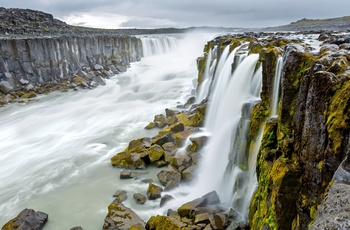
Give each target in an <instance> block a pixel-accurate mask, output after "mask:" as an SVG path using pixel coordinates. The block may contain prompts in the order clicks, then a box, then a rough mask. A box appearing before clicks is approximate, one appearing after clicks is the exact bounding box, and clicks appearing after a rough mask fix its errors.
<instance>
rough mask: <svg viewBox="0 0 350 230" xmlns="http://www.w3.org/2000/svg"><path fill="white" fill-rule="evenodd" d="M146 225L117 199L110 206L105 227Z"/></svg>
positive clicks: (107, 228)
mask: <svg viewBox="0 0 350 230" xmlns="http://www.w3.org/2000/svg"><path fill="white" fill-rule="evenodd" d="M134 225H141V226H145V222H144V221H143V220H142V219H140V217H138V216H137V215H136V213H135V212H134V211H132V210H131V209H130V208H127V207H125V206H124V205H123V204H122V203H119V201H117V200H115V201H114V202H113V203H112V204H110V205H109V206H108V214H107V216H106V218H105V220H104V224H103V229H106V230H112V229H125V230H126V229H130V227H131V226H134Z"/></svg>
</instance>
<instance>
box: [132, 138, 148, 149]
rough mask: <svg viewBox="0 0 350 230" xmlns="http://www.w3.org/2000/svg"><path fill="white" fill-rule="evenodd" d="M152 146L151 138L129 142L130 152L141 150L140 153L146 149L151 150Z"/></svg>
mask: <svg viewBox="0 0 350 230" xmlns="http://www.w3.org/2000/svg"><path fill="white" fill-rule="evenodd" d="M151 145H152V139H151V138H149V137H143V138H139V139H136V140H132V141H130V142H129V145H128V150H129V151H135V150H136V149H139V151H140V150H141V151H144V148H149V147H151Z"/></svg>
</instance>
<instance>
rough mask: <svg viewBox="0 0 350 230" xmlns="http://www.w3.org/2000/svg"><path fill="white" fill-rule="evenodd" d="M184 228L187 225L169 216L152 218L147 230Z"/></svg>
mask: <svg viewBox="0 0 350 230" xmlns="http://www.w3.org/2000/svg"><path fill="white" fill-rule="evenodd" d="M183 227H186V224H184V223H182V222H181V221H180V220H178V219H176V218H174V217H169V216H152V217H151V218H150V219H149V220H148V222H147V225H146V229H147V230H158V229H159V230H160V229H164V230H165V229H166V230H180V229H182V228H183Z"/></svg>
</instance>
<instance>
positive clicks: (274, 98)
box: [270, 56, 283, 117]
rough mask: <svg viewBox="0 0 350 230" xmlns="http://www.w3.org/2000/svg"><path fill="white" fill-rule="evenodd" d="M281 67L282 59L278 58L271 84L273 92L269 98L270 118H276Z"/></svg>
mask: <svg viewBox="0 0 350 230" xmlns="http://www.w3.org/2000/svg"><path fill="white" fill-rule="evenodd" d="M282 67H283V57H282V56H279V57H278V59H277V63H276V71H275V77H274V82H273V90H272V96H271V106H270V111H271V112H270V117H276V116H277V107H278V100H279V96H280V85H281V76H282Z"/></svg>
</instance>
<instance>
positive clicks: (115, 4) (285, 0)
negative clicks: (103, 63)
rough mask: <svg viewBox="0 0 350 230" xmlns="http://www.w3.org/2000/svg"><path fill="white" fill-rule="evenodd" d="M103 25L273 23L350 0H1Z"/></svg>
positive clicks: (319, 14)
mask: <svg viewBox="0 0 350 230" xmlns="http://www.w3.org/2000/svg"><path fill="white" fill-rule="evenodd" d="M0 6H2V7H6V8H29V9H34V10H41V11H44V12H47V13H51V14H53V15H54V17H56V18H58V19H61V20H63V21H65V22H67V23H68V24H72V25H81V26H91V27H100V28H121V27H129V28H130V27H131V28H134V27H137V28H159V27H181V28H183V27H190V26H223V27H250V28H254V27H268V26H277V25H285V24H289V23H290V22H293V21H297V20H299V19H302V18H308V19H321V18H332V17H342V16H349V15H350V10H349V9H350V1H349V0H171V1H169V0H0Z"/></svg>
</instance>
